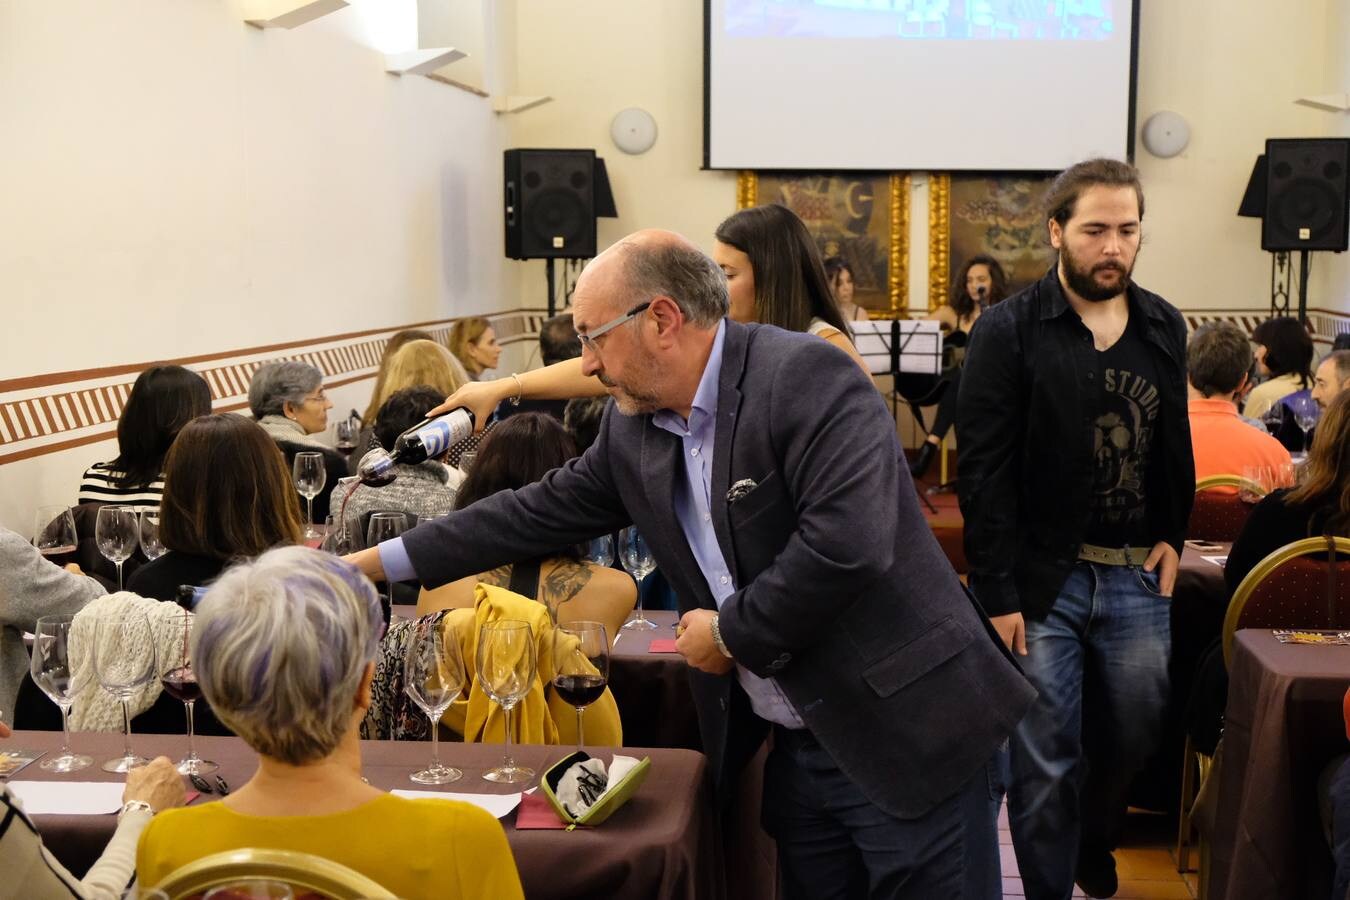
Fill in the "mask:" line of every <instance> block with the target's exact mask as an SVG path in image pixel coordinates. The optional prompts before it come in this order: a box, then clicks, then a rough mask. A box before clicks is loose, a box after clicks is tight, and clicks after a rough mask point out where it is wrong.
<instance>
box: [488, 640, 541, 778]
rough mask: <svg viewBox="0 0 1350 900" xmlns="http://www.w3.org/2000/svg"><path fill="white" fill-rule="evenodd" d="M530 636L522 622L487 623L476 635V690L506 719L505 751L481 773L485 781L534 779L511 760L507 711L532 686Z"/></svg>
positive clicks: (531, 643) (523, 768)
mask: <svg viewBox="0 0 1350 900" xmlns="http://www.w3.org/2000/svg"><path fill="white" fill-rule="evenodd" d="M534 667H535V657H534V634H533V633H532V632H531V631H530V626H529V624H528V623H526V622H520V621H516V620H513V619H502V620H501V621H498V622H488V623H487V624H486V625H484V626H483V628H482V630H481V631H479V633H478V659H477V669H478V686H479V687H481V688H482V689H483V692H484V693H485V694H487V695H488V696H489V697H491V698H492V699H493V700H494V701H496V702H497V704H498V705H499V706H501V708H502V712H503V713H504V714H505V716H506V748H505V750H504V751H503V754H504V755H503V757H502V764H501V765H500V766H498V767H497V768H495V769H492V770H491V771H488V772H485V773H483V777H484V778H485V779H487V780H488V781H495V782H498V783H502V784H516V783H517V782H521V781H529V780H530V779H531V778H533V777H534V769H531V768H527V767H526V766H518V765H516V761H515V760H514V759H512V758H511V729H512V716H511V711H512V710H514V709H515V707H516V704H517V703H519V702H520V701H521V700H523V699H524V698H525V695H526V694H528V693H529V692H530V688H531V687H533V686H534V672H535V668H534Z"/></svg>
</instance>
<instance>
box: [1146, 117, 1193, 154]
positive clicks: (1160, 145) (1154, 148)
mask: <svg viewBox="0 0 1350 900" xmlns="http://www.w3.org/2000/svg"><path fill="white" fill-rule="evenodd" d="M1143 139H1144V149H1145V150H1147V151H1148V152H1149V153H1152V154H1153V155H1154V156H1157V157H1159V158H1161V159H1171V158H1172V157H1174V156H1176V155H1177V154H1178V153H1180V152H1181V151H1182V150H1185V149H1186V145H1187V144H1189V143H1190V142H1191V126H1190V125H1189V124H1187V122H1186V120H1185V119H1183V118H1182V117H1181V115H1180V114H1179V113H1174V112H1170V111H1168V110H1163V111H1162V112H1156V113H1154V114H1153V115H1151V116H1149V117H1148V121H1146V122H1145V123H1144V130H1143Z"/></svg>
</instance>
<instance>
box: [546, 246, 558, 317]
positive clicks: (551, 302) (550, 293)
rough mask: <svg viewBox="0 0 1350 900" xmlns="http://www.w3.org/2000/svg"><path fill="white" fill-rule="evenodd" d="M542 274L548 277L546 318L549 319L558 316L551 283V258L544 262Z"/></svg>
mask: <svg viewBox="0 0 1350 900" xmlns="http://www.w3.org/2000/svg"><path fill="white" fill-rule="evenodd" d="M544 272H545V273H546V274H547V277H548V317H549V318H550V319H551V318H553V317H554V316H555V315H557V314H558V308H557V307H558V297H557V295H556V293H555V291H556V290H557V288H555V287H554V281H553V257H551V256H550V257H548V258H547V259H545V260H544Z"/></svg>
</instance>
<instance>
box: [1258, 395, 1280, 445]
mask: <svg viewBox="0 0 1350 900" xmlns="http://www.w3.org/2000/svg"><path fill="white" fill-rule="evenodd" d="M1261 424H1263V425H1265V426H1266V431H1269V432H1270V433H1271V434H1273V435H1275V436H1276V437H1279V434H1280V426H1281V425H1283V424H1284V404H1283V403H1282V402H1280V401H1278V400H1277V401H1275V402H1274V403H1273V404H1271V407H1270V409H1268V410H1266V411H1265V412H1264V413H1262V414H1261Z"/></svg>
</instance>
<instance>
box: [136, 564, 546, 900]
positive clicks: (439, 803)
mask: <svg viewBox="0 0 1350 900" xmlns="http://www.w3.org/2000/svg"><path fill="white" fill-rule="evenodd" d="M381 632H382V625H381V621H380V606H379V602H378V599H377V597H376V594H375V588H374V586H373V585H372V584H371V583H370V582H369V581H367V580H366V579H365V578H364V577H363V576H362V575H361V574H360V572H358V571H357V570H356V568H355V567H354V566H352V565H350V564H349V563H346V562H343V561H342V560H341V559H338V558H337V557H335V556H330V555H329V554H327V553H323V552H322V551H319V550H310V549H308V548H305V547H283V548H279V549H276V550H270V551H268V552H267V553H264V554H263V555H262V556H261V557H259V558H258V559H257V560H256V561H255V562H251V563H242V564H240V565H237V566H234V567H232V568H231V569H230V570H229V571H228V572H226V573H225V574H224V575H223V576H222V577H221V578H220V580H219V581H217V582H216V584H215V585H214V586H213V587H212V588H211V590H210V591H209V592H208V593H207V595H206V596H205V597H204V598H203V599H202V602H201V603H200V604H199V605H198V607H197V622H196V627H195V629H194V634H193V646H192V652H193V663H194V668H195V669H196V670H197V679H198V681H199V682H200V684H201V688H202V694H203V695H204V696H205V697H206V699H207V700H208V701H209V702H210V704H211V706H212V708H213V709H215V711H216V714H217V715H218V716H219V717H220V718H221V720H222V721H224V722H225V723H226V724H228V725H229V726H230V727H231V728H232V729H233V730H234V731H235V733H236V734H238V735H239V736H240V737H242V738H243V739H244V740H245V741H246V742H247V743H248V745H249V746H250V747H252V748H253V749H254V750H255V751H256V752H257V753H258V757H259V759H258V769H257V771H256V772H255V773H254V774H253V777H252V778H250V779H249V781H248V782H247V783H246V784H244V785H243V786H242V787H240V788H238V789H237V790H235V791H234V792H233V793H231V794H230V795H229V796H227V797H225V798H224V799H223V800H221V801H219V802H217V803H204V804H201V805H199V806H195V807H190V808H184V809H180V810H173V811H170V812H166V813H163V814H161V815H160V816H157V817H156V818H155V819H153V820H152V821H151V823H150V826H149V827H148V828H147V829H146V830H145V834H144V835H143V836H142V837H141V843H140V849H139V851H138V853H137V855H136V870H137V872H138V873H139V878H140V883H141V884H142V885H144V886H146V887H153V886H154V885H155V884H157V883H159V882H160V881H162V880H163V879H164V878H165V877H166V876H167V875H169V874H170V873H171V872H173V871H175V870H176V869H178V868H179V867H180V866H183V865H185V864H187V863H189V862H192V861H193V860H195V859H200V858H201V857H203V856H209V855H211V854H213V853H221V852H224V851H228V850H234V849H238V848H241V847H264V848H272V849H280V850H295V851H299V852H302V853H312V854H316V855H318V856H322V857H326V858H328V859H331V860H333V861H335V862H338V863H341V864H342V865H345V866H348V867H350V868H352V869H355V870H356V871H358V872H360V873H361V874H363V875H365V876H366V877H368V878H371V879H373V880H375V881H377V882H379V883H380V884H381V885H382V886H383V887H385V888H387V889H388V890H389V891H390V892H392V893H393V894H395V895H396V896H399V897H404V898H408V900H419V898H426V900H431V898H457V897H463V898H477V897H493V898H506V900H510V898H519V897H522V896H523V893H522V890H521V886H520V877H519V875H518V874H517V873H516V865H515V860H514V859H513V858H512V856H511V849H510V847H509V846H508V845H507V843H506V835H505V833H504V832H503V831H502V827H501V825H500V824H498V822H497V820H496V819H494V818H493V817H492V815H491V814H490V813H488V812H485V811H484V810H481V809H479V808H478V807H476V806H471V805H469V804H467V803H460V802H456V801H453V800H441V799H425V800H409V799H404V798H402V797H395V796H394V795H392V794H387V793H385V792H384V791H381V790H379V789H378V788H374V787H371V786H370V785H369V784H366V783H365V781H364V780H363V779H362V777H361V744H360V740H359V738H358V726H359V725H360V722H361V719H362V717H363V716H364V715H365V713H366V709H367V708H368V707H369V706H370V682H371V678H372V676H373V674H374V668H375V667H374V662H373V661H374V659H375V654H376V649H377V647H378V646H379V641H380V634H381Z"/></svg>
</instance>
